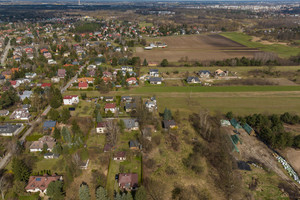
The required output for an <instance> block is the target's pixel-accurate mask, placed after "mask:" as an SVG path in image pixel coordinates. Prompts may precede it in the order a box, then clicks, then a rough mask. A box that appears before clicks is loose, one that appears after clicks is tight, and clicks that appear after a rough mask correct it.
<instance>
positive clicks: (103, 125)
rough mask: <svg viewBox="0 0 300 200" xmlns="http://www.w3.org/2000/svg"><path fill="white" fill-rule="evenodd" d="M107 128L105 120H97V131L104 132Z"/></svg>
mask: <svg viewBox="0 0 300 200" xmlns="http://www.w3.org/2000/svg"><path fill="white" fill-rule="evenodd" d="M106 130H107V128H106V123H105V122H99V123H98V124H97V127H96V132H97V133H105V132H106Z"/></svg>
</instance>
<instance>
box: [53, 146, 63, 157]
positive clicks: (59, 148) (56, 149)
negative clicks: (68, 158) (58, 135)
mask: <svg viewBox="0 0 300 200" xmlns="http://www.w3.org/2000/svg"><path fill="white" fill-rule="evenodd" d="M62 150H63V148H62V146H61V144H60V143H57V144H56V145H55V146H54V147H53V150H52V151H53V153H54V154H59V155H60V154H61V153H62Z"/></svg>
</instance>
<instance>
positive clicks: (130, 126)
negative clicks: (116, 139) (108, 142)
mask: <svg viewBox="0 0 300 200" xmlns="http://www.w3.org/2000/svg"><path fill="white" fill-rule="evenodd" d="M121 120H122V121H123V122H124V125H125V129H126V130H127V131H136V130H139V122H138V120H137V119H131V118H128V119H121Z"/></svg>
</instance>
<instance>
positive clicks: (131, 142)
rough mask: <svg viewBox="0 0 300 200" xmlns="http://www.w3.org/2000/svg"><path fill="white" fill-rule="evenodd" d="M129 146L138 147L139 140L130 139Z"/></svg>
mask: <svg viewBox="0 0 300 200" xmlns="http://www.w3.org/2000/svg"><path fill="white" fill-rule="evenodd" d="M129 147H139V142H138V141H137V140H130V141H129Z"/></svg>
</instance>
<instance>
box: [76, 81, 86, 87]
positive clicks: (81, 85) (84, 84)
mask: <svg viewBox="0 0 300 200" xmlns="http://www.w3.org/2000/svg"><path fill="white" fill-rule="evenodd" d="M78 87H80V88H81V87H88V83H87V82H80V83H78Z"/></svg>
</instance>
